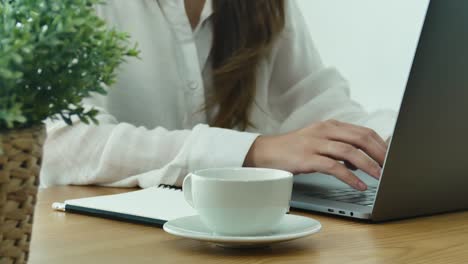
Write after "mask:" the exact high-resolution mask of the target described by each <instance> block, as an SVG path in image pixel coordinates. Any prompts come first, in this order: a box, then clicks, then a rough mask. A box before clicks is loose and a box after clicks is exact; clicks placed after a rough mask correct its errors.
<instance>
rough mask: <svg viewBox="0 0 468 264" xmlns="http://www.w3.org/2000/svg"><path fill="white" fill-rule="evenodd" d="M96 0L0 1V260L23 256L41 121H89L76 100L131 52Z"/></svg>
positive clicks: (107, 78) (89, 113)
mask: <svg viewBox="0 0 468 264" xmlns="http://www.w3.org/2000/svg"><path fill="white" fill-rule="evenodd" d="M99 2H100V0H74V1H69V0H67V1H63V0H0V262H2V263H4V262H3V261H5V262H6V263H10V262H11V263H23V262H26V261H27V258H28V251H29V241H30V236H31V228H32V219H33V209H34V204H35V201H36V192H37V187H38V183H39V179H38V176H39V170H40V164H41V156H42V144H43V142H44V138H45V129H44V125H43V123H42V122H43V121H44V120H45V119H47V118H52V119H62V120H64V121H65V122H66V123H67V124H70V125H71V124H72V119H73V118H77V119H80V120H81V121H82V122H84V123H87V124H88V123H90V122H94V123H97V121H96V119H95V116H96V114H97V110H95V109H85V108H84V107H83V106H82V103H81V101H82V99H83V98H85V97H88V96H90V94H91V93H93V92H94V93H99V94H105V93H106V90H105V88H104V87H105V86H109V85H111V84H112V83H113V81H114V80H115V73H114V72H115V69H116V68H117V67H118V66H119V65H120V64H121V63H122V62H123V61H124V59H125V58H126V57H136V56H138V52H137V50H136V49H135V47H129V36H128V35H127V34H126V33H121V32H117V31H116V30H114V29H109V28H107V27H106V25H105V22H104V21H103V20H101V19H100V18H99V17H97V16H96V14H95V11H94V8H93V6H94V5H96V4H99Z"/></svg>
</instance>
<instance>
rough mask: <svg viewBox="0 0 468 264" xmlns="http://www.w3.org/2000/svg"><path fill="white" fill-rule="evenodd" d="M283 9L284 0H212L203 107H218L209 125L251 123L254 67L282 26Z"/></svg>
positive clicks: (209, 108) (283, 20) (245, 124)
mask: <svg viewBox="0 0 468 264" xmlns="http://www.w3.org/2000/svg"><path fill="white" fill-rule="evenodd" d="M284 9H285V7H284V0H214V1H213V10H214V14H213V47H212V50H211V63H212V68H213V89H212V94H211V95H210V96H209V97H208V100H207V103H206V105H205V108H206V110H213V109H215V108H216V107H219V108H218V111H217V113H216V115H215V116H214V118H213V120H211V122H210V123H211V125H213V126H216V127H222V128H234V127H238V128H239V129H241V130H245V129H246V128H247V127H248V126H251V125H253V124H251V122H250V120H249V111H250V109H251V107H252V104H253V103H254V98H255V90H256V87H255V86H256V73H257V66H258V64H259V62H260V60H261V58H262V56H264V55H265V54H267V53H268V52H269V51H270V49H271V46H272V43H273V42H274V40H275V38H276V37H277V36H278V35H279V34H280V33H281V31H282V30H283V28H284V24H285V14H284V13H285V10H284Z"/></svg>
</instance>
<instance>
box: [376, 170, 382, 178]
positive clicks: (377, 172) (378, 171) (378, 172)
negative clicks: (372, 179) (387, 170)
mask: <svg viewBox="0 0 468 264" xmlns="http://www.w3.org/2000/svg"><path fill="white" fill-rule="evenodd" d="M381 175H382V169H381V168H377V169H375V176H376V177H377V178H379V179H380V176H381Z"/></svg>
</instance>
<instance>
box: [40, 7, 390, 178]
mask: <svg viewBox="0 0 468 264" xmlns="http://www.w3.org/2000/svg"><path fill="white" fill-rule="evenodd" d="M286 3H287V8H286V28H285V30H284V32H283V33H282V34H281V36H280V37H279V38H278V39H277V40H276V43H275V45H274V47H273V49H272V52H271V53H269V54H268V55H267V56H265V57H264V58H263V59H262V60H261V63H260V65H259V67H258V77H257V87H256V89H257V91H256V97H255V104H254V106H253V108H252V111H251V113H250V119H251V121H252V122H253V124H254V125H255V128H253V127H251V128H249V129H248V130H247V132H239V131H236V130H229V129H220V128H214V127H209V126H208V125H206V124H207V123H208V120H209V117H210V116H211V115H210V114H209V113H206V112H204V111H200V108H201V107H202V106H203V104H204V102H205V94H206V91H207V89H210V83H211V82H210V77H211V72H210V58H209V53H210V49H211V41H212V21H211V18H210V17H211V15H212V9H211V1H210V0H208V1H206V4H205V6H204V9H203V11H202V14H201V19H200V23H199V25H198V26H197V27H196V29H195V30H192V28H191V25H190V23H189V21H188V18H187V16H186V13H185V7H184V0H159V1H157V0H133V1H128V0H108V1H107V4H106V5H104V6H99V7H98V8H97V12H98V14H99V15H100V16H101V17H102V18H104V19H105V20H106V21H108V23H109V24H110V25H111V26H114V27H115V28H117V29H118V30H122V31H126V32H129V33H130V34H131V36H132V41H134V42H138V45H139V49H140V50H141V58H142V59H134V58H132V59H129V60H128V61H127V62H126V63H124V64H123V65H122V66H121V68H120V69H119V71H118V80H117V82H116V84H115V85H114V87H111V88H110V89H109V94H108V96H106V97H102V96H95V97H93V98H90V99H89V100H86V102H85V103H86V105H88V106H94V107H97V108H98V109H99V110H100V111H101V113H100V115H99V116H98V120H99V121H100V124H99V125H98V126H96V125H85V124H82V123H80V122H79V121H75V124H74V125H73V126H72V127H70V126H66V125H65V124H64V123H63V122H51V121H48V122H47V132H48V138H47V141H46V143H45V147H44V160H43V166H42V171H41V185H42V186H51V185H57V184H60V185H62V184H79V185H81V184H98V185H107V186H119V187H131V186H140V187H150V186H155V185H158V184H160V183H164V184H176V185H180V184H181V182H182V180H183V178H184V176H185V175H186V174H187V173H188V172H190V171H194V170H197V169H202V168H209V167H227V166H229V167H235V166H242V164H243V162H244V159H245V156H246V154H247V152H248V150H249V148H250V146H251V145H252V143H253V141H254V140H255V139H256V137H257V136H258V135H259V134H278V133H284V132H288V131H292V130H294V129H298V128H302V127H304V126H307V125H309V124H312V123H314V122H318V121H322V120H327V119H332V118H333V119H337V120H341V121H344V122H350V123H354V124H359V125H363V126H367V127H370V128H373V129H375V130H376V131H377V132H378V133H379V134H380V135H381V136H382V137H384V138H386V137H388V136H389V135H390V134H391V133H392V131H393V126H394V123H395V114H394V113H393V112H391V111H379V112H376V113H372V114H369V113H367V112H366V111H365V110H364V109H363V108H362V107H361V106H360V105H359V104H357V103H356V102H353V101H352V100H351V99H350V96H349V88H348V84H347V82H346V81H345V80H344V79H343V78H342V77H341V76H340V74H339V73H338V72H337V71H336V70H335V69H333V68H327V67H325V66H324V64H323V63H322V61H321V59H320V56H319V54H318V53H317V50H316V49H315V47H314V44H313V42H312V40H311V38H310V36H309V32H308V30H307V27H306V25H305V23H304V19H303V17H302V15H301V13H300V11H299V9H298V7H297V5H296V3H295V1H293V0H287V1H286ZM343 45H345V43H343ZM382 99H383V98H382Z"/></svg>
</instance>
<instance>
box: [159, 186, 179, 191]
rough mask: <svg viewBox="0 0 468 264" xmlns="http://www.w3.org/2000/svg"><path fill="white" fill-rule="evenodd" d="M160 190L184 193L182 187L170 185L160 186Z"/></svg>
mask: <svg viewBox="0 0 468 264" xmlns="http://www.w3.org/2000/svg"><path fill="white" fill-rule="evenodd" d="M158 188H162V189H171V190H176V191H182V187H177V186H174V185H169V184H159V185H158Z"/></svg>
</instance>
